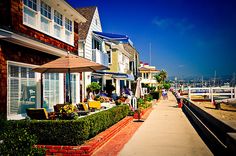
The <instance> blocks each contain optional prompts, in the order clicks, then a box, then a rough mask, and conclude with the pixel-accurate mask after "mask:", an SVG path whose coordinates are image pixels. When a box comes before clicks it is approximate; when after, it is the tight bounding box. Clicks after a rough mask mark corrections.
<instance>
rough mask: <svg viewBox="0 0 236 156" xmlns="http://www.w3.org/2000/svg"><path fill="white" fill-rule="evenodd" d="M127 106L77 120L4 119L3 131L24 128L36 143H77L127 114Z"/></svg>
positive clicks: (82, 141)
mask: <svg viewBox="0 0 236 156" xmlns="http://www.w3.org/2000/svg"><path fill="white" fill-rule="evenodd" d="M128 112H129V107H128V106H127V105H121V106H116V107H113V108H111V109H109V110H106V111H102V112H99V113H96V114H92V115H89V116H86V117H83V118H79V119H78V120H18V121H5V122H4V123H3V127H2V128H3V131H8V130H19V129H26V130H27V132H28V133H29V134H32V135H35V136H36V137H37V138H38V142H37V144H45V145H47V144H48V145H79V144H82V143H84V141H86V140H88V139H90V138H92V137H94V136H95V135H97V134H98V133H100V132H102V131H104V130H105V129H107V128H109V127H110V126H112V125H113V124H115V123H117V122H118V121H120V120H121V119H123V118H124V117H125V116H127V115H128Z"/></svg>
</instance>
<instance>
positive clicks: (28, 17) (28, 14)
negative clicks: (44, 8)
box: [24, 7, 36, 26]
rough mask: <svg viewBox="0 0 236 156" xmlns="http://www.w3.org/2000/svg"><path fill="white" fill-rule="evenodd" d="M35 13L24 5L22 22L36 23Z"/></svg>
mask: <svg viewBox="0 0 236 156" xmlns="http://www.w3.org/2000/svg"><path fill="white" fill-rule="evenodd" d="M35 16H36V14H35V12H33V11H32V10H30V9H28V8H26V7H24V22H25V23H28V24H30V25H33V26H35V25H36V17H35Z"/></svg>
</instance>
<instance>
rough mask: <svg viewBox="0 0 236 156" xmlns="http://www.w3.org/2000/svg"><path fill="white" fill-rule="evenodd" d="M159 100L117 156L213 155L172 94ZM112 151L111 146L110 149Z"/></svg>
mask: <svg viewBox="0 0 236 156" xmlns="http://www.w3.org/2000/svg"><path fill="white" fill-rule="evenodd" d="M168 96H169V100H161V101H160V102H159V103H158V104H157V106H154V107H155V108H154V110H153V111H152V112H151V114H150V116H149V117H148V118H147V119H146V120H145V122H144V123H143V124H142V126H141V127H140V128H139V129H138V130H137V131H136V132H135V134H134V135H133V137H132V138H131V139H130V140H129V142H128V143H127V144H126V145H125V146H124V148H123V149H122V150H121V151H120V153H119V156H139V155H140V156H144V155H145V156H157V155H161V156H167V155H175V156H178V155H181V156H183V155H186V156H189V155H191V156H196V155H199V156H200V155H201V156H202V155H204V156H207V155H213V154H212V153H211V151H210V150H209V149H208V148H207V146H206V145H205V143H204V142H203V141H202V140H201V138H200V136H199V135H198V134H197V132H196V131H195V130H194V128H193V127H192V125H191V124H190V123H189V121H188V119H187V118H186V116H185V115H184V114H183V112H182V110H181V109H180V108H177V107H176V100H175V98H174V96H173V95H172V94H171V93H169V94H168ZM111 150H112V149H111Z"/></svg>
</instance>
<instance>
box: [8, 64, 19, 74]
mask: <svg viewBox="0 0 236 156" xmlns="http://www.w3.org/2000/svg"><path fill="white" fill-rule="evenodd" d="M9 72H10V76H11V77H19V67H17V66H10V67H9Z"/></svg>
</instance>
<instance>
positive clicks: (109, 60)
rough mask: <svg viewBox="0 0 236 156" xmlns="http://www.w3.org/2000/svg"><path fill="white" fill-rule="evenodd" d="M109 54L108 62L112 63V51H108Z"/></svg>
mask: <svg viewBox="0 0 236 156" xmlns="http://www.w3.org/2000/svg"><path fill="white" fill-rule="evenodd" d="M107 55H108V63H110V64H111V59H112V58H111V51H107Z"/></svg>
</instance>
